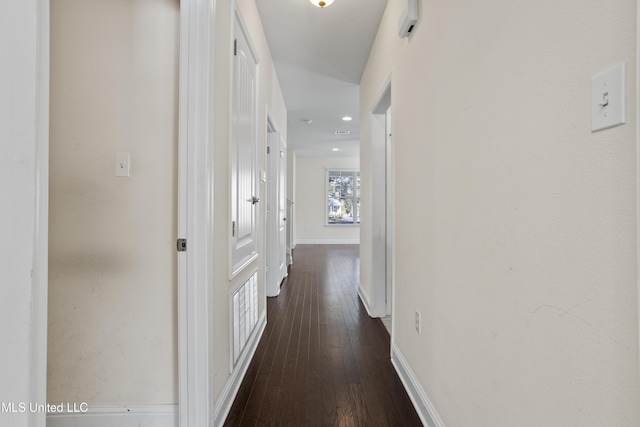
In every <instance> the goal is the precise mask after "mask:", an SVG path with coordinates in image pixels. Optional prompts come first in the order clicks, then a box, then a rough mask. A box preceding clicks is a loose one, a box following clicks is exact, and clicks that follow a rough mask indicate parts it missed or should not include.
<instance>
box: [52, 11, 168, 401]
mask: <svg viewBox="0 0 640 427" xmlns="http://www.w3.org/2000/svg"><path fill="white" fill-rule="evenodd" d="M51 26H52V29H51V46H52V62H51V64H52V65H51V158H50V165H51V174H50V185H51V189H50V196H51V204H50V206H51V212H50V253H49V255H50V285H49V286H50V289H49V290H50V301H49V302H50V317H49V363H48V399H49V401H54V402H56V401H63V402H67V401H70V402H88V403H90V404H107V405H108V404H173V403H177V341H176V339H177V320H176V315H177V312H176V310H177V305H176V295H177V294H176V275H177V272H176V255H175V239H176V237H177V236H176V232H177V229H176V227H177V222H176V221H177V219H176V215H177V205H176V201H177V178H176V177H177V123H178V108H177V106H178V73H177V72H178V40H179V38H178V29H179V1H178V0H160V1H158V0H136V1H131V2H122V1H117V2H114V1H107V0H91V1H78V0H57V1H55V2H52V17H51ZM118 151H123V152H130V153H131V159H132V175H131V177H130V178H116V177H115V154H116V152H118Z"/></svg>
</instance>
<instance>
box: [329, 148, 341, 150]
mask: <svg viewBox="0 0 640 427" xmlns="http://www.w3.org/2000/svg"><path fill="white" fill-rule="evenodd" d="M331 151H340V149H339V148H332V149H331Z"/></svg>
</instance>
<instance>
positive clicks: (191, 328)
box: [178, 0, 216, 427]
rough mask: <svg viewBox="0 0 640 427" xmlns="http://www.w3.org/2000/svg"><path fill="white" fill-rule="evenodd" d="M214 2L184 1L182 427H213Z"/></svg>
mask: <svg viewBox="0 0 640 427" xmlns="http://www.w3.org/2000/svg"><path fill="white" fill-rule="evenodd" d="M215 15H216V1H215V0H188V1H181V2H180V101H179V103H180V104H179V108H180V110H179V111H180V112H179V129H180V130H179V158H178V188H179V190H178V200H179V209H178V233H179V236H178V237H181V238H186V239H187V251H186V252H180V253H179V255H178V381H179V392H178V394H179V420H180V426H181V427H200V426H212V425H213V420H214V412H213V411H214V406H215V405H214V403H215V402H214V401H213V357H212V354H213V326H212V320H213V301H212V294H211V293H210V292H209V289H210V287H211V286H210V285H211V284H212V283H213V242H214V231H215V230H214V226H213V224H214V218H213V212H214V211H213V201H214V194H213V188H214V174H213V172H214V156H213V146H214V132H213V129H214V122H213V120H212V119H211V118H212V117H213V112H214V94H213V88H214V54H213V52H214V48H215V44H214V33H215V32H214V28H215Z"/></svg>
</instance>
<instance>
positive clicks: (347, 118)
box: [342, 116, 353, 122]
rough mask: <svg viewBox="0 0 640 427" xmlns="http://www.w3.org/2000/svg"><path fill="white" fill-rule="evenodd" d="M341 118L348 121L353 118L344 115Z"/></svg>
mask: <svg viewBox="0 0 640 427" xmlns="http://www.w3.org/2000/svg"><path fill="white" fill-rule="evenodd" d="M342 120H344V121H345V122H350V121H351V120H353V117H349V116H344V117H343V118H342Z"/></svg>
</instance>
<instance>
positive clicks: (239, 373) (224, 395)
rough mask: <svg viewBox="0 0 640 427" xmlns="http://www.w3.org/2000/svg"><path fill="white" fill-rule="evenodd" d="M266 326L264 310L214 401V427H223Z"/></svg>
mask: <svg viewBox="0 0 640 427" xmlns="http://www.w3.org/2000/svg"><path fill="white" fill-rule="evenodd" d="M266 326H267V313H266V310H263V311H262V314H261V315H260V320H258V324H257V325H256V328H255V329H254V332H253V335H252V336H251V340H250V342H249V343H248V344H249V345H247V346H246V347H245V351H243V353H242V355H240V358H239V359H238V362H237V363H236V369H235V370H234V371H233V372H232V373H231V375H229V377H228V378H227V382H226V383H225V384H224V387H223V389H222V391H221V392H220V396H219V397H218V399H217V401H216V408H215V415H214V421H213V425H214V426H221V425H223V424H224V421H225V420H226V418H227V415H229V410H230V409H231V405H232V404H233V401H234V399H235V398H236V395H237V394H238V390H239V389H240V384H242V380H243V379H244V376H245V374H246V373H247V369H249V364H250V363H251V360H252V359H253V356H254V354H255V352H256V348H257V347H258V343H259V342H260V338H262V334H263V333H264V329H265V327H266Z"/></svg>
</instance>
